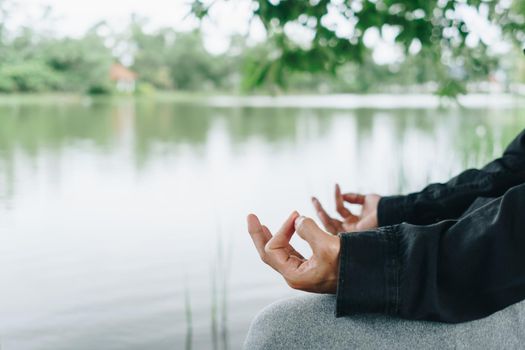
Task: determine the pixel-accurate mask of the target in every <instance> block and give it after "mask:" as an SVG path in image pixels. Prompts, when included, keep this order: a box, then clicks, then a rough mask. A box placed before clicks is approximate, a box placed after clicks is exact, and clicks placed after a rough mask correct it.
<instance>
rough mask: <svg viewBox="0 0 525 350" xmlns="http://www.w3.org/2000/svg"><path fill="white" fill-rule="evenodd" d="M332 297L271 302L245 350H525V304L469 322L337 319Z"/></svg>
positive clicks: (378, 317)
mask: <svg viewBox="0 0 525 350" xmlns="http://www.w3.org/2000/svg"><path fill="white" fill-rule="evenodd" d="M334 304H335V297H334V296H328V295H311V294H310V295H304V296H301V297H297V298H293V299H287V300H282V301H278V302H275V303H273V304H271V305H269V306H267V307H266V308H265V309H263V310H262V311H261V312H260V313H259V315H257V317H256V318H255V319H254V321H253V322H252V324H251V326H250V330H249V332H248V336H247V338H246V341H245V343H244V348H245V349H250V350H251V349H525V301H523V302H520V303H517V304H514V305H512V306H509V307H508V308H506V309H504V310H502V311H499V312H497V313H495V314H493V315H491V316H489V317H486V318H484V319H481V320H476V321H472V322H466V323H459V324H445V323H436V322H426V321H408V320H403V319H399V318H392V317H387V316H382V315H357V316H352V317H344V318H335V316H334V307H335V305H334Z"/></svg>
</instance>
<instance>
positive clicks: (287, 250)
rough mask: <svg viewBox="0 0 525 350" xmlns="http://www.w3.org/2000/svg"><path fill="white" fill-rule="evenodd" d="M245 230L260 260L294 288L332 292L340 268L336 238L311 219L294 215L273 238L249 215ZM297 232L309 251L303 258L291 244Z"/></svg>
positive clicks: (338, 243)
mask: <svg viewBox="0 0 525 350" xmlns="http://www.w3.org/2000/svg"><path fill="white" fill-rule="evenodd" d="M248 231H249V232H250V236H251V238H252V240H253V243H254V244H255V248H256V249H257V251H258V252H259V255H260V257H261V259H262V261H263V262H264V263H266V264H268V265H270V266H271V267H272V268H273V269H274V270H276V271H277V272H279V273H280V274H281V275H282V276H283V277H284V279H285V281H286V283H288V285H289V286H290V287H292V288H294V289H300V290H304V291H306V292H314V293H335V291H336V289H337V277H338V267H339V249H340V242H339V237H335V236H333V235H330V234H329V233H327V232H325V231H323V230H322V229H321V228H319V226H317V224H316V223H315V222H314V221H313V220H312V219H310V218H306V217H304V216H299V214H298V213H297V212H295V211H294V212H293V213H292V214H291V215H290V216H289V217H288V219H287V220H286V221H285V222H284V224H283V226H282V227H281V228H280V229H279V231H277V232H276V233H275V235H272V233H271V232H270V230H269V229H268V228H267V227H266V226H264V225H262V224H261V222H260V221H259V219H258V218H257V216H255V215H254V214H250V215H248ZM295 232H297V233H298V234H299V236H300V237H301V238H302V239H304V240H305V241H306V242H307V243H308V244H309V245H310V247H311V248H312V256H311V257H310V258H309V259H305V258H304V257H303V256H302V255H301V254H300V253H299V252H297V251H296V250H295V249H294V248H293V247H292V246H291V245H290V239H291V238H292V236H293V234H294V233H295Z"/></svg>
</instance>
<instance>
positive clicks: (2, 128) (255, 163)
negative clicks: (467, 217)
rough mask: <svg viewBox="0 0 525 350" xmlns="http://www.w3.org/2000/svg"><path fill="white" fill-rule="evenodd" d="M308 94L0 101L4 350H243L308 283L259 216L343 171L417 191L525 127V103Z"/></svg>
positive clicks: (361, 185)
mask: <svg viewBox="0 0 525 350" xmlns="http://www.w3.org/2000/svg"><path fill="white" fill-rule="evenodd" d="M306 102H308V107H307V108H306V107H303V108H298V107H293V104H292V105H281V106H280V107H273V108H271V107H268V106H266V105H271V104H272V103H271V101H270V102H269V103H267V104H265V103H262V104H252V106H251V107H250V105H249V104H248V105H242V104H241V105H242V106H241V105H236V104H237V102H236V101H227V103H214V104H213V103H212V104H209V103H205V102H204V101H203V102H199V101H193V102H181V101H178V102H177V101H170V100H157V101H134V100H132V99H116V100H90V99H85V100H84V99H80V100H78V101H77V100H72V101H69V100H65V101H60V100H57V101H47V102H45V103H43V102H31V101H30V100H28V101H26V102H23V101H22V102H14V103H9V102H3V103H2V104H0V280H1V287H0V347H1V349H2V350H11V349H16V350H24V349H53V350H60V349H86V350H87V349H89V350H93V349H185V348H186V349H189V348H193V349H238V348H240V346H241V345H242V342H243V339H244V336H245V334H246V331H247V329H248V326H249V322H250V320H251V319H252V318H253V317H254V315H255V314H256V313H257V311H258V310H260V309H261V308H262V307H263V306H264V305H266V304H268V303H270V302H272V301H274V300H276V299H278V298H281V297H285V296H290V295H294V294H296V293H298V292H294V291H290V290H289V289H288V287H287V286H286V284H285V283H284V282H283V281H282V280H281V278H280V277H279V276H278V275H277V274H276V273H275V272H273V270H271V269H269V268H266V267H265V266H263V265H262V263H261V262H260V260H259V258H258V257H257V254H256V252H255V249H254V248H253V246H252V243H251V241H250V239H249V236H248V234H247V232H246V230H245V216H246V214H247V213H249V212H255V213H257V214H259V215H260V217H261V218H262V220H263V221H264V222H266V223H267V224H268V226H269V227H270V228H271V229H275V228H277V227H279V226H280V224H281V222H282V221H283V220H284V219H285V218H286V217H287V215H288V214H289V213H290V212H291V211H292V210H294V209H297V210H298V211H299V212H301V213H303V214H305V215H313V214H314V211H313V210H312V208H311V207H310V203H309V197H310V196H311V195H312V194H315V195H317V196H318V197H319V198H320V199H321V200H322V201H323V202H325V204H326V206H327V207H328V208H329V209H330V210H332V209H333V208H334V205H333V203H332V190H333V184H334V183H335V182H338V183H340V184H341V186H342V188H343V190H347V191H350V190H352V191H364V192H377V193H380V194H393V193H404V192H407V191H412V190H417V189H420V188H422V187H423V186H424V185H425V184H426V183H428V182H429V181H442V180H446V179H447V178H448V177H450V176H451V175H453V174H455V173H457V172H459V171H460V170H462V169H464V168H466V167H471V166H479V165H482V164H483V163H485V162H486V161H488V160H489V159H491V158H492V157H494V156H496V155H499V154H500V153H501V152H502V150H503V149H504V147H505V145H506V144H507V143H508V142H509V141H510V140H511V139H512V138H513V137H514V136H515V134H517V133H518V132H519V131H520V130H521V129H522V128H523V127H525V108H524V107H523V105H521V107H520V105H519V104H517V105H515V106H512V105H506V106H500V107H483V108H469V109H460V108H445V109H439V108H434V107H432V108H422V107H421V106H411V108H401V107H400V106H396V107H397V108H393V109H391V108H384V107H383V108H371V107H366V108H348V107H349V106H338V108H333V109H330V108H328V107H327V106H324V107H323V108H315V106H311V101H310V100H307V101H305V105H306ZM295 105H297V106H301V105H302V102H301V101H298V102H297V103H296V104H295ZM377 105H378V106H381V101H380V100H378V101H377ZM294 240H295V238H294ZM295 242H296V244H297V245H298V246H299V247H300V249H303V250H305V249H306V247H305V245H304V244H303V243H302V242H299V241H298V240H295Z"/></svg>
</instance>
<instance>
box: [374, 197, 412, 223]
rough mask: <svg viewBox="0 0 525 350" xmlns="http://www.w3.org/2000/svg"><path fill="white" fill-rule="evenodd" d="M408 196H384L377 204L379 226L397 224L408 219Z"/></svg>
mask: <svg viewBox="0 0 525 350" xmlns="http://www.w3.org/2000/svg"><path fill="white" fill-rule="evenodd" d="M408 217H409V210H408V209H407V205H406V196H389V197H382V198H381V199H380V200H379V204H378V205H377V223H378V226H380V227H381V226H390V225H397V224H400V223H402V222H405V221H408Z"/></svg>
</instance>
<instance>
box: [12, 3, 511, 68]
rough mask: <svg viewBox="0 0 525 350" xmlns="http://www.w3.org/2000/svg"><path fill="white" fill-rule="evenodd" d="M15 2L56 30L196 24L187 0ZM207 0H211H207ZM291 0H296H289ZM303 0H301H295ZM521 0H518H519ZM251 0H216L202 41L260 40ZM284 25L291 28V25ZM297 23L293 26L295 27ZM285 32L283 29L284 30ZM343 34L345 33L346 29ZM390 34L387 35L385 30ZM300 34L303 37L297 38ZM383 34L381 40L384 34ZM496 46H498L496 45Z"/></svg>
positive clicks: (391, 49) (212, 44) (483, 31)
mask: <svg viewBox="0 0 525 350" xmlns="http://www.w3.org/2000/svg"><path fill="white" fill-rule="evenodd" d="M14 1H15V2H16V3H17V4H18V8H17V9H16V10H15V11H14V12H15V13H14V14H12V15H14V16H15V18H16V21H15V23H27V22H28V21H30V22H31V23H32V25H35V21H34V19H36V18H38V15H41V13H42V8H43V7H44V6H46V5H49V6H51V7H52V8H53V17H54V18H58V22H57V23H56V25H55V26H54V28H53V29H54V31H55V32H56V33H57V34H59V35H73V36H75V35H80V34H82V33H83V32H85V30H86V29H87V28H89V27H90V26H92V25H93V24H95V23H97V22H99V21H101V20H107V21H108V22H109V24H110V25H111V26H112V27H113V28H115V29H116V30H119V29H122V28H124V27H125V26H126V25H127V24H128V23H129V20H130V16H131V14H133V13H136V14H138V15H140V16H143V17H147V18H148V19H150V20H151V26H152V27H153V28H157V27H161V26H170V27H172V28H174V29H176V30H182V31H184V30H190V29H192V28H194V27H195V26H196V22H195V20H194V19H192V18H191V16H190V17H186V16H187V14H188V13H189V10H190V3H191V0H169V1H167V0H14ZM210 1H211V0H210ZM294 1H295V0H294ZM297 1H306V0H297ZM520 1H521V0H520ZM250 6H252V2H251V1H250V0H228V1H224V0H219V1H217V2H216V3H215V5H214V6H213V7H212V12H211V13H210V14H211V18H213V21H210V20H206V21H204V22H203V26H202V28H203V31H204V34H205V35H204V41H205V45H206V48H207V49H208V50H209V51H211V52H214V53H221V52H224V51H226V50H227V49H228V46H229V37H230V36H231V35H232V34H234V33H240V34H246V35H248V36H249V38H250V39H251V42H252V43H253V42H257V41H261V40H264V36H265V31H264V28H263V26H262V24H261V23H259V22H257V21H252V22H251V23H250V21H249V19H250V13H251V11H250ZM458 15H459V16H461V17H463V18H464V19H465V21H466V22H467V24H468V25H469V27H470V29H471V30H472V31H473V33H472V35H470V37H469V38H468V39H469V40H467V41H468V42H467V43H469V41H470V43H472V44H473V45H476V44H477V42H478V41H479V40H480V39H481V40H482V41H484V42H485V43H487V44H489V45H494V46H495V47H494V48H493V49H495V51H504V50H505V48H502V47H498V46H501V44H502V43H501V41H500V40H498V39H499V37H500V35H499V34H500V33H499V32H498V30H497V28H494V27H493V26H491V25H490V24H489V23H488V21H486V19H484V18H482V17H483V16H480V15H479V14H478V12H477V11H476V10H475V9H473V8H468V7H467V6H466V5H465V6H462V7H460V8H458ZM325 22H327V23H330V22H333V23H334V24H335V25H336V28H337V31H336V33H338V32H341V33H338V35H339V34H341V35H343V36H345V35H344V33H343V31H344V30H343V31H341V30H340V29H348V24H347V23H338V22H339V21H338V17H337V14H334V15H331V16H328V18H327V19H326V21H325ZM287 29H289V31H290V33H293V32H294V28H293V26H290V28H285V30H287ZM295 29H297V28H295ZM296 32H297V35H295V37H296V39H298V40H299V41H304V39H306V41H308V37H309V36H310V34H309V33H307V32H305V31H304V30H299V31H297V30H296ZM287 34H288V31H287ZM347 34H348V33H347ZM370 34H371V35H368V38H367V37H366V36H365V39H367V40H365V44H367V46H369V47H373V48H374V60H375V61H376V62H377V63H382V64H385V63H392V62H395V61H396V60H399V59H400V55H401V56H402V54H401V53H400V50H399V48H397V47H395V46H394V45H393V41H394V37H392V38H391V39H388V36H389V35H385V34H388V30H387V33H383V35H384V37H381V36H379V35H378V33H377V35H374V33H370ZM390 36H391V35H390ZM301 39H302V40H301ZM385 39H386V40H385ZM498 49H499V50H498Z"/></svg>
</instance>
